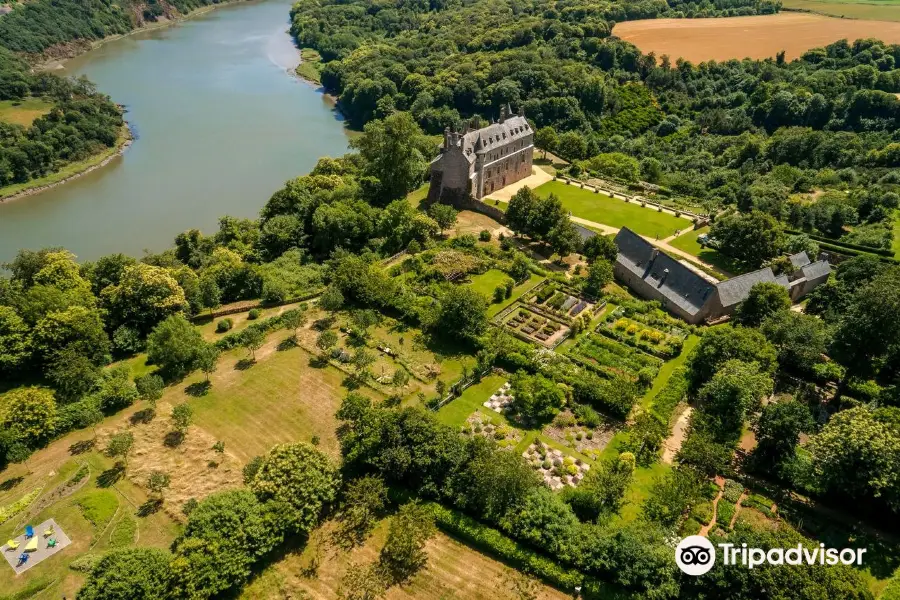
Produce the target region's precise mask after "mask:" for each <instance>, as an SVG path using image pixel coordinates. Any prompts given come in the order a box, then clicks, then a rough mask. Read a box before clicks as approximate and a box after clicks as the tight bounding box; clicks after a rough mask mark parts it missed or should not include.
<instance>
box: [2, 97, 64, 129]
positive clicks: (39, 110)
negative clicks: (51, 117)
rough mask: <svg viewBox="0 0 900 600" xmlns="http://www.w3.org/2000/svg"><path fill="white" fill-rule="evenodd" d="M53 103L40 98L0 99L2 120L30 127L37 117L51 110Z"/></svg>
mask: <svg viewBox="0 0 900 600" xmlns="http://www.w3.org/2000/svg"><path fill="white" fill-rule="evenodd" d="M51 108H53V105H52V104H51V103H49V102H44V101H43V100H40V99H38V98H25V99H24V100H2V101H0V121H3V122H4V123H14V124H16V125H22V126H23V127H30V126H31V124H32V123H33V122H34V120H35V119H37V118H38V117H41V116H43V115H46V114H47V113H48V112H50V109H51Z"/></svg>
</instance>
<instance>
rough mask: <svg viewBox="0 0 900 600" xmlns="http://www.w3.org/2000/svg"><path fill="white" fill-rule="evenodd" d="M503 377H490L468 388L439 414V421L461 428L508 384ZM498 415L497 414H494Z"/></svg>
mask: <svg viewBox="0 0 900 600" xmlns="http://www.w3.org/2000/svg"><path fill="white" fill-rule="evenodd" d="M506 379H507V378H506V377H504V376H503V375H488V376H487V377H485V378H484V379H482V380H481V381H479V382H478V383H476V384H475V385H473V386H471V387H469V388H467V389H466V390H465V391H464V392H463V393H462V394H461V395H460V396H459V398H454V399H453V400H451V401H450V402H448V403H447V404H445V405H444V406H442V407H441V409H440V410H439V411H438V412H437V418H438V421H440V422H441V423H444V424H445V425H452V426H453V427H460V426H462V424H463V423H465V422H466V419H467V418H468V417H469V415H471V414H472V413H473V412H475V411H476V410H478V408H479V407H481V405H482V404H483V403H484V402H485V401H487V399H488V398H490V397H491V394H493V393H494V392H496V391H497V390H499V389H500V386H501V385H503V384H504V383H506ZM494 414H496V413H494Z"/></svg>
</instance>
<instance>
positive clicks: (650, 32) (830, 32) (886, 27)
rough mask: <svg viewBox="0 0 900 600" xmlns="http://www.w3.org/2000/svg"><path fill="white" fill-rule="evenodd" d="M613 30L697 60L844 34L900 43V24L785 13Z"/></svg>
mask: <svg viewBox="0 0 900 600" xmlns="http://www.w3.org/2000/svg"><path fill="white" fill-rule="evenodd" d="M613 34H614V35H616V36H618V37H620V38H622V39H623V40H626V41H628V42H631V43H632V44H634V45H635V46H637V47H638V48H640V49H641V51H643V52H651V51H652V52H655V53H656V55H657V56H662V55H663V54H666V55H668V56H669V57H670V58H671V59H672V62H673V63H674V62H675V59H677V58H679V57H681V58H685V59H687V60H690V61H691V62H694V63H699V62H702V61H706V60H717V61H723V60H728V59H731V58H738V59H740V58H771V57H774V56H775V55H776V54H777V53H778V52H780V51H782V50H784V51H785V52H786V53H787V54H786V56H787V58H788V59H789V60H790V59H793V58H797V57H799V56H800V55H802V54H803V53H804V52H805V51H807V50H809V49H810V48H817V47H821V46H825V45H828V44H830V43H832V42H836V41H837V40H840V39H845V38H846V39H847V40H850V41H853V40H856V39H860V38H873V37H874V38H879V39H881V40H884V41H885V42H888V43H894V44H896V43H900V23H891V22H888V21H865V20H857V19H837V18H833V17H826V16H822V15H816V14H806V13H790V12H785V13H780V14H777V15H762V16H753V17H733V18H729V19H647V20H641V21H627V22H625V23H619V24H617V25H616V26H615V29H614V30H613Z"/></svg>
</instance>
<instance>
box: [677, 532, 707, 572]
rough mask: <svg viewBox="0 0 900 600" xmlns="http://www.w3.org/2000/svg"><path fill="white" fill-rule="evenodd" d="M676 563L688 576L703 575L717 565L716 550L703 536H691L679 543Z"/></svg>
mask: <svg viewBox="0 0 900 600" xmlns="http://www.w3.org/2000/svg"><path fill="white" fill-rule="evenodd" d="M675 562H676V563H677V564H678V568H679V569H681V570H682V571H684V572H685V573H687V574H688V575H703V574H704V573H706V572H707V571H709V570H710V569H712V568H713V565H714V564H716V549H715V547H714V546H713V545H712V542H710V541H709V540H708V539H706V538H705V537H703V536H702V535H689V536H687V537H686V538H684V539H683V540H681V541H680V542H678V546H677V547H676V548H675Z"/></svg>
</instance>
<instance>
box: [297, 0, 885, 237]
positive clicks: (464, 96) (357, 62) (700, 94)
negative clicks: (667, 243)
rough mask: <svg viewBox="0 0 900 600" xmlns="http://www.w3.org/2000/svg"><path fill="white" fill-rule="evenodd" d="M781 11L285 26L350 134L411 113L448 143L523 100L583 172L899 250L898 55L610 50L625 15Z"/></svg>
mask: <svg viewBox="0 0 900 600" xmlns="http://www.w3.org/2000/svg"><path fill="white" fill-rule="evenodd" d="M774 8H775V6H774V5H770V4H767V3H749V4H748V3H736V2H735V3H719V2H717V3H715V5H714V6H713V5H707V4H703V5H700V4H678V3H674V2H670V3H668V4H667V3H664V2H659V3H646V2H640V3H623V4H619V3H617V4H615V5H613V4H607V3H600V4H583V3H577V2H576V3H573V2H549V3H547V2H521V1H512V0H494V1H490V2H477V3H474V2H462V3H459V2H453V3H447V4H442V5H430V6H426V5H423V6H418V5H410V4H408V3H406V2H399V3H396V4H394V3H387V4H386V3H381V2H379V3H372V2H369V1H368V0H359V1H356V2H332V1H326V2H308V1H306V0H302V1H300V2H298V3H297V4H296V5H295V6H294V9H293V12H292V14H293V26H292V31H293V33H294V35H295V36H296V38H297V41H298V43H299V44H300V45H301V46H308V47H312V48H314V49H316V50H318V51H319V52H320V53H321V54H322V57H323V60H324V61H325V62H324V66H323V68H322V82H323V84H324V86H325V87H326V89H328V90H329V91H331V92H333V93H335V94H336V95H338V97H339V99H340V105H341V109H342V110H343V111H344V112H345V114H346V115H347V117H348V118H349V119H350V120H351V121H352V122H354V123H355V124H357V125H361V124H363V123H365V122H368V121H369V120H371V119H373V118H379V117H383V116H385V115H386V114H389V113H390V112H391V111H393V110H407V111H410V112H411V113H412V114H413V116H414V117H415V118H416V120H417V122H418V123H419V124H420V125H421V126H422V127H423V128H424V129H425V130H426V131H427V132H429V133H438V132H440V131H441V130H443V128H444V127H446V126H448V125H458V124H460V123H461V122H462V121H464V120H468V119H469V118H470V117H472V116H473V115H478V116H480V117H484V118H490V117H492V116H496V114H497V112H498V110H499V108H498V107H499V106H500V105H502V104H506V103H510V104H512V105H514V106H516V105H522V106H524V108H525V112H526V115H527V116H528V118H529V119H531V120H532V121H533V123H534V124H535V126H536V128H537V129H538V136H537V142H538V145H539V146H541V147H543V148H545V149H548V150H551V151H555V152H556V153H557V154H559V155H561V156H563V157H564V158H567V159H570V160H573V161H576V163H577V164H576V165H575V166H574V167H573V173H572V174H573V175H576V176H580V175H583V174H588V175H600V176H603V177H608V178H613V179H623V180H625V181H632V182H633V181H635V180H638V179H639V180H641V181H645V182H650V183H653V184H658V185H661V186H662V187H663V190H664V191H665V192H667V193H671V194H673V195H675V196H678V197H681V198H683V199H684V200H685V201H687V202H688V203H690V204H692V205H694V206H699V207H703V209H704V210H705V211H706V212H714V211H715V210H716V209H717V208H718V207H721V206H723V205H734V206H736V207H738V208H739V209H740V210H742V211H747V212H749V211H750V210H752V209H759V210H762V211H765V212H767V213H769V214H770V215H772V216H774V217H775V218H777V219H779V220H782V221H784V222H786V223H788V224H789V225H790V226H792V227H793V228H796V229H803V230H806V231H809V232H812V233H816V234H819V235H824V236H828V237H829V238H841V237H843V238H844V241H845V242H849V243H854V244H860V245H863V246H868V247H872V248H886V247H890V243H891V231H890V230H891V228H890V226H889V225H888V224H887V223H886V220H887V217H888V216H890V215H891V213H892V212H893V209H894V207H896V205H897V197H896V195H895V194H893V193H892V192H893V188H894V186H895V185H896V183H897V182H898V176H897V173H895V172H893V171H891V169H892V168H895V167H897V166H900V151H898V148H900V145H898V141H900V140H898V138H897V129H898V127H897V126H898V124H900V122H898V120H900V100H898V99H897V97H896V95H895V94H896V93H897V92H900V69H897V68H895V66H896V63H897V61H898V59H900V46H897V45H889V44H885V43H883V42H880V41H877V40H857V41H855V42H853V43H852V44H851V43H848V42H846V41H840V42H836V43H834V44H832V45H830V46H828V47H827V48H818V49H813V50H810V51H808V52H807V53H805V54H804V55H803V56H802V57H801V58H800V59H797V60H794V61H790V62H788V61H785V60H784V56H783V55H779V56H777V57H773V58H772V59H770V60H763V61H753V60H743V61H738V60H731V61H727V62H723V63H716V62H714V61H711V62H707V63H702V64H699V65H694V64H691V63H690V62H687V61H683V60H673V59H671V58H670V57H667V56H659V57H658V56H655V55H654V54H653V53H650V54H642V53H641V52H640V51H639V50H638V49H637V48H635V47H634V46H632V45H631V44H628V43H625V42H623V41H621V40H618V39H617V38H615V37H614V29H613V27H614V23H615V22H617V21H622V20H626V19H633V18H642V17H653V16H669V15H672V14H675V13H681V14H684V15H685V16H706V15H710V16H712V15H717V14H733V13H734V12H735V11H740V12H742V13H743V12H766V11H769V10H773V9H774ZM815 190H819V191H823V190H824V191H828V190H831V191H832V192H833V193H826V194H825V195H824V196H822V197H821V198H819V197H818V196H813V195H812V192H813V191H815ZM813 200H819V201H818V202H814V201H813Z"/></svg>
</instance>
